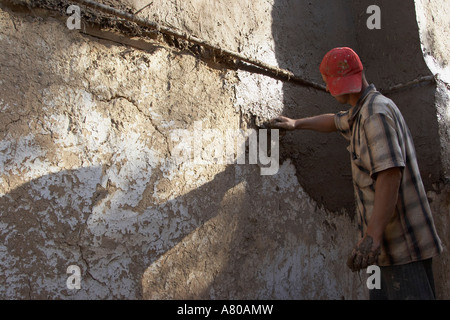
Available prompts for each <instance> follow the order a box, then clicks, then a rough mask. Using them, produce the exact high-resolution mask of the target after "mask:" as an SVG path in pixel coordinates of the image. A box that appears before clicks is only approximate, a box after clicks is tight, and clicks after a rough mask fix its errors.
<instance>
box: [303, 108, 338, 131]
mask: <svg viewBox="0 0 450 320" xmlns="http://www.w3.org/2000/svg"><path fill="white" fill-rule="evenodd" d="M295 129H301V130H312V131H318V132H334V131H337V128H336V124H335V123H334V114H331V113H330V114H322V115H319V116H315V117H310V118H303V119H298V120H296V121H295Z"/></svg>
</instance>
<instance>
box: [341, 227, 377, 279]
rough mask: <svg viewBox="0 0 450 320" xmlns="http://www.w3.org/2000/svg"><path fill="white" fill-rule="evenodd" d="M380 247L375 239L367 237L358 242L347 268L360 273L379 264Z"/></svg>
mask: <svg viewBox="0 0 450 320" xmlns="http://www.w3.org/2000/svg"><path fill="white" fill-rule="evenodd" d="M380 250H381V249H380V245H379V244H375V243H374V241H373V238H372V237H371V236H369V235H366V236H365V237H364V238H363V239H361V241H359V242H358V244H357V245H356V247H355V248H354V249H353V251H352V253H351V254H350V256H349V257H348V260H347V266H348V267H349V268H350V269H351V270H352V271H353V272H356V271H359V270H362V269H365V268H367V267H368V266H371V265H374V264H377V262H378V256H379V255H380Z"/></svg>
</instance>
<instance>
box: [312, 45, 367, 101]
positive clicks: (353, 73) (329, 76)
mask: <svg viewBox="0 0 450 320" xmlns="http://www.w3.org/2000/svg"><path fill="white" fill-rule="evenodd" d="M362 71H363V65H362V63H361V60H360V59H359V57H358V55H357V54H356V53H355V51H353V50H352V49H350V48H347V47H342V48H334V49H333V50H331V51H329V52H328V53H327V54H326V55H325V57H324V58H323V60H322V63H321V64H320V73H321V74H322V75H323V76H324V77H325V80H326V82H327V85H328V90H329V91H330V93H331V95H332V96H340V95H343V94H348V93H358V92H361V88H362Z"/></svg>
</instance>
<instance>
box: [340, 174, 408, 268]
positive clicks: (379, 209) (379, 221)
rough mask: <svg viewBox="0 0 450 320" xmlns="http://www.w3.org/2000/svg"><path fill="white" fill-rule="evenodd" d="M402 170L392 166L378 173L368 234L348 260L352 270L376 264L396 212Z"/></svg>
mask: <svg viewBox="0 0 450 320" xmlns="http://www.w3.org/2000/svg"><path fill="white" fill-rule="evenodd" d="M401 177H402V172H401V170H400V168H391V169H387V170H385V171H382V172H380V173H378V175H377V180H376V182H375V202H374V207H373V212H372V216H371V217H370V220H369V224H368V226H367V231H366V235H365V236H364V238H363V239H362V240H361V241H359V242H358V244H357V245H356V247H355V249H353V251H352V253H351V255H350V256H349V258H348V260H347V265H348V266H349V268H350V269H352V271H359V270H361V269H365V268H367V267H368V266H370V265H372V264H375V263H376V262H377V260H378V255H379V254H380V249H381V242H382V241H383V234H384V230H385V229H386V227H387V225H388V223H389V221H390V220H391V219H392V216H393V215H394V213H395V206H396V204H397V200H398V191H399V188H400V181H401Z"/></svg>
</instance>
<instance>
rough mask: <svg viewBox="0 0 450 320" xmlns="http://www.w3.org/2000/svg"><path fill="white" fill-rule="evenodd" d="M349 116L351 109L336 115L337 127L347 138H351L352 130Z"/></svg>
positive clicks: (335, 122)
mask: <svg viewBox="0 0 450 320" xmlns="http://www.w3.org/2000/svg"><path fill="white" fill-rule="evenodd" d="M348 118H349V111H341V112H339V113H337V114H335V115H334V124H335V125H336V128H337V129H338V131H339V132H340V133H341V135H342V136H343V137H344V138H345V139H347V140H350V138H351V132H350V126H349V124H348Z"/></svg>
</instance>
